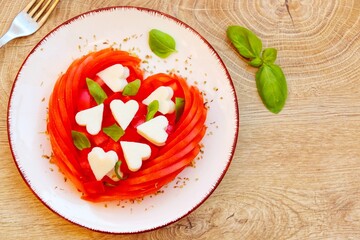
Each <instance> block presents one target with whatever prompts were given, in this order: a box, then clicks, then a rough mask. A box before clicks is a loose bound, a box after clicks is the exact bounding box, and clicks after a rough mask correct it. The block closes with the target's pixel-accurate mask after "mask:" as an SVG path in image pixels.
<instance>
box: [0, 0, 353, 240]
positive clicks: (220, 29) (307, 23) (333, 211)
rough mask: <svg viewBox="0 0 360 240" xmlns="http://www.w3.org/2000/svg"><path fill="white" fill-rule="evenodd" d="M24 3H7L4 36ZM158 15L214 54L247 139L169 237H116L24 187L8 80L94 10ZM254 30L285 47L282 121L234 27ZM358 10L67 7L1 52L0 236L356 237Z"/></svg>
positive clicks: (220, 1)
mask: <svg viewBox="0 0 360 240" xmlns="http://www.w3.org/2000/svg"><path fill="white" fill-rule="evenodd" d="M25 4H26V3H24V1H21V0H14V1H10V0H2V1H1V4H0V34H1V33H4V32H5V31H6V29H7V28H8V27H9V26H10V23H11V21H12V19H13V17H14V16H15V15H16V14H17V12H19V11H20V10H21V9H22V8H23V6H24V5H25ZM114 5H131V6H140V7H148V8H152V9H156V10H159V11H162V12H165V13H167V14H170V15H172V16H174V17H176V18H179V19H180V20H182V21H184V22H185V23H187V24H189V25H190V26H192V27H193V28H194V29H195V30H197V31H198V32H199V33H200V34H201V35H203V36H204V37H205V38H206V39H207V40H208V41H209V42H210V43H211V44H212V45H213V46H214V48H215V49H216V50H217V51H218V53H219V54H220V56H221V58H222V59H223V61H224V62H225V64H226V66H227V67H228V70H229V72H230V74H231V76H232V78H233V82H234V84H235V88H236V92H237V96H238V102H239V107H240V134H239V139H238V145H237V149H236V151H235V156H234V159H233V162H232V164H231V167H230V169H229V171H228V172H227V174H226V176H225V177H224V179H223V181H222V182H221V184H220V185H219V187H218V188H217V190H216V191H215V192H214V193H213V194H212V195H211V197H210V198H209V199H208V200H207V201H206V202H205V203H204V204H203V205H202V206H200V207H199V208H198V209H197V210H196V211H194V212H193V213H191V214H190V215H188V216H187V217H185V218H184V219H181V220H180V221H178V222H176V223H174V224H172V225H170V226H167V227H164V228H162V229H159V230H156V231H151V232H147V233H142V234H135V235H110V234H104V233H98V232H93V231H90V230H88V229H85V228H82V227H79V226H77V225H74V224H72V223H70V222H68V221H66V220H64V219H62V218H61V217H59V216H58V215H56V214H54V213H53V212H52V211H50V210H49V209H47V208H46V207H44V206H43V205H42V204H41V202H40V201H39V200H38V199H37V198H36V197H35V196H34V195H33V194H32V192H31V190H29V188H28V187H27V186H26V184H25V183H24V181H23V180H22V178H21V176H20V174H19V172H18V170H17V168H16V165H15V164H14V162H13V160H12V155H11V151H10V148H9V144H8V138H7V116H6V112H7V107H8V100H9V96H10V92H11V87H12V83H13V81H14V79H15V77H16V74H17V71H18V70H19V68H20V66H21V64H22V62H23V61H24V59H25V58H26V56H27V54H28V53H29V52H30V51H31V49H32V48H33V47H34V45H35V44H36V43H37V42H38V41H39V40H40V39H41V38H42V37H43V36H45V35H46V34H47V33H48V32H49V31H50V30H51V29H53V28H54V27H56V26H58V25H59V24H61V23H62V22H64V21H66V20H68V19H69V18H71V17H74V16H76V15H78V14H80V13H82V12H85V11H89V10H92V9H96V8H100V7H106V6H114ZM232 24H237V25H242V26H245V27H247V28H249V29H251V30H253V31H254V32H255V33H256V34H257V35H258V36H259V37H260V38H261V39H262V40H263V44H264V47H275V48H277V49H278V59H277V63H278V64H279V65H281V66H282V68H283V70H284V72H285V75H286V77H287V81H288V86H289V98H288V101H287V104H286V106H285V108H284V110H283V111H282V112H281V113H280V114H279V115H274V114H271V113H269V112H268V111H267V110H266V109H265V108H264V106H263V105H262V103H261V101H260V99H259V97H258V95H257V92H256V86H255V82H254V73H255V69H253V68H251V67H249V66H247V65H246V63H245V62H244V61H243V60H242V59H241V58H240V57H239V55H238V54H237V53H236V51H235V50H234V48H233V47H232V46H231V44H230V42H229V41H228V40H227V39H226V35H225V31H226V28H227V26H229V25H232ZM359 66H360V1H358V0H328V1H314V0H243V1H240V0H238V1H234V0H197V1H196V0H182V1H180V0H174V1H164V0H152V1H149V0H148V1H146V0H132V1H125V0H124V1H115V0H110V1H104V0H88V1H85V0H74V1H61V3H60V4H59V6H58V7H57V8H56V10H55V12H54V14H53V15H52V16H51V18H50V20H49V21H48V22H47V23H46V24H45V25H44V26H43V27H42V28H41V29H40V31H38V32H37V33H35V34H34V35H33V36H31V37H27V38H21V39H17V40H14V41H12V42H11V43H9V44H7V45H6V46H5V47H3V48H1V49H0V133H1V134H0V163H1V164H0V173H1V174H0V239H31V238H33V239H70V238H71V239H97V240H103V239H129V240H130V239H221V238H222V239H360V147H359V145H360V90H359V89H360V87H359V86H360V78H359V76H360V68H359Z"/></svg>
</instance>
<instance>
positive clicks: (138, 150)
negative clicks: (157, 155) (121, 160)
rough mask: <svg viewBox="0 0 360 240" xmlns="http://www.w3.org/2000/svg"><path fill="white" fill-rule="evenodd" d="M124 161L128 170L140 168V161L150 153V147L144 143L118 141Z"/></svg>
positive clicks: (134, 170)
mask: <svg viewBox="0 0 360 240" xmlns="http://www.w3.org/2000/svg"><path fill="white" fill-rule="evenodd" d="M120 145H121V148H122V150H123V153H124V157H125V161H126V163H127V166H128V168H129V170H130V171H133V172H136V171H137V170H139V169H140V168H141V165H142V161H143V160H146V159H148V158H149V157H150V155H151V148H150V146H149V145H147V144H145V143H137V142H126V141H120Z"/></svg>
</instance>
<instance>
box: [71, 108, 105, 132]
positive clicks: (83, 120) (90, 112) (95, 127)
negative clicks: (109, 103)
mask: <svg viewBox="0 0 360 240" xmlns="http://www.w3.org/2000/svg"><path fill="white" fill-rule="evenodd" d="M103 112H104V104H100V105H97V106H95V107H92V108H89V109H85V110H82V111H80V112H78V113H77V114H76V115H75V121H76V123H77V124H79V125H80V126H86V131H87V132H88V133H90V134H91V135H96V134H98V133H99V132H100V130H101V123H102V119H103Z"/></svg>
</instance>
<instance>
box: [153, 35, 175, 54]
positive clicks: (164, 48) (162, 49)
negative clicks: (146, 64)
mask: <svg viewBox="0 0 360 240" xmlns="http://www.w3.org/2000/svg"><path fill="white" fill-rule="evenodd" d="M149 46H150V49H151V51H152V52H153V53H155V54H156V55H157V56H158V57H160V58H167V57H168V56H169V55H170V54H172V53H174V52H176V42H175V39H174V38H173V37H172V36H170V35H169V34H167V33H165V32H162V31H160V30H158V29H152V30H151V31H150V32H149Z"/></svg>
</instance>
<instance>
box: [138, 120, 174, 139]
mask: <svg viewBox="0 0 360 240" xmlns="http://www.w3.org/2000/svg"><path fill="white" fill-rule="evenodd" d="M168 125H169V121H168V120H167V118H166V117H165V116H157V117H155V118H153V119H151V120H149V121H147V122H144V123H142V124H140V125H139V126H137V128H136V129H137V132H138V133H139V134H140V135H141V136H143V137H144V138H146V139H147V140H149V141H150V142H151V143H153V144H155V145H156V146H162V145H164V144H165V142H166V139H167V137H168V134H167V132H166V128H167V126H168Z"/></svg>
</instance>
